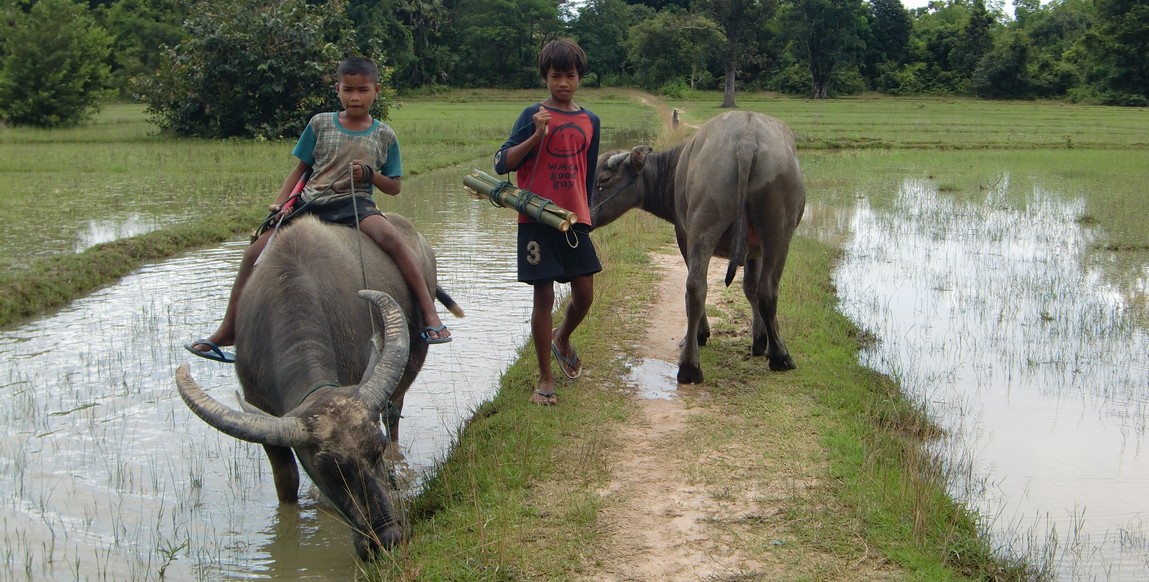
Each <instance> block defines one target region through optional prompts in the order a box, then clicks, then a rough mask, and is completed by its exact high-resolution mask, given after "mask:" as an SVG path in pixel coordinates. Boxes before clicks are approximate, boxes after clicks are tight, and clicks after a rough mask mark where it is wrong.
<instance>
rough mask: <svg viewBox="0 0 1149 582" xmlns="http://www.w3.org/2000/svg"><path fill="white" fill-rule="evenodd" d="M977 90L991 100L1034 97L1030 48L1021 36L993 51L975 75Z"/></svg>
mask: <svg viewBox="0 0 1149 582" xmlns="http://www.w3.org/2000/svg"><path fill="white" fill-rule="evenodd" d="M972 83H973V89H974V93H976V94H977V96H978V97H985V98H987V99H1026V98H1028V97H1031V96H1032V95H1033V81H1032V80H1030V77H1029V45H1028V44H1027V42H1026V40H1025V39H1024V38H1022V37H1020V36H1018V35H1010V36H1009V38H1008V39H1007V40H1005V41H1004V42H1001V43H999V44H998V46H996V47H994V48H993V49H991V50H990V51H989V52H988V53H987V54H986V55H985V56H984V57H983V58H982V59H981V61H980V62H979V63H978V65H977V69H976V70H974V73H973V81H972Z"/></svg>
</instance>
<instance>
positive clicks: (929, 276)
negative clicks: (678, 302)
mask: <svg viewBox="0 0 1149 582" xmlns="http://www.w3.org/2000/svg"><path fill="white" fill-rule="evenodd" d="M953 155H959V154H953ZM986 171H987V173H989V174H991V175H992V174H994V173H995V172H997V171H999V170H998V169H997V168H989V169H987V170H986ZM1001 171H1003V172H1004V173H1002V174H1001V175H1000V176H999V179H998V180H996V181H995V182H994V183H993V184H992V185H991V186H990V187H987V188H985V189H984V190H983V191H981V192H979V193H977V194H976V195H973V196H965V195H960V196H958V195H954V194H953V193H946V192H939V185H938V184H937V183H936V182H934V181H932V180H930V179H927V178H915V177H904V178H902V179H900V180H895V181H893V182H891V183H890V184H891V185H892V187H893V188H894V189H895V191H894V192H892V194H893V197H892V202H889V203H886V202H880V203H879V202H876V201H874V200H872V197H871V196H870V194H872V193H873V191H872V190H869V189H868V188H867V187H859V188H857V189H856V190H854V192H853V196H850V198H853V201H852V203H850V202H844V203H842V204H840V205H838V206H819V205H818V202H817V193H816V192H815V193H813V195H812V196H811V199H812V200H814V201H815V202H813V204H812V206H811V208H810V209H809V211H810V212H809V213H808V220H807V222H806V224H805V226H804V227H803V231H800V232H801V233H802V234H806V235H814V236H818V237H820V238H822V239H823V240H826V241H829V242H832V243H833V244H835V245H840V246H841V247H842V248H843V250H844V254H843V260H842V262H841V263H840V265H839V267H838V268H837V270H836V272H835V276H834V283H835V285H836V287H837V290H838V293H839V296H840V298H841V308H842V310H843V312H844V313H845V314H847V315H848V316H849V317H850V318H851V319H852V320H853V321H854V322H855V323H856V324H857V325H858V326H859V327H860V328H862V329H863V330H865V331H866V332H868V333H869V334H872V336H873V337H874V338H875V340H876V341H875V342H874V343H873V344H872V345H871V346H869V347H867V348H866V349H865V350H864V351H863V353H862V360H863V363H864V364H865V365H867V366H869V367H872V368H873V369H875V370H878V371H880V372H882V373H885V374H888V375H890V376H891V377H893V378H895V379H896V380H897V381H898V382H899V383H900V384H901V386H902V387H903V391H904V393H905V394H907V396H908V397H909V398H911V399H912V400H914V401H915V402H918V403H920V404H921V405H922V406H923V407H924V409H925V410H927V411H928V414H929V416H930V417H931V418H932V419H933V420H934V421H935V422H936V423H938V424H939V425H940V427H941V428H942V429H943V430H944V431H945V432H944V436H943V437H942V438H941V439H940V440H939V441H937V442H935V443H931V448H932V451H933V453H934V454H935V455H936V456H937V458H938V459H939V460H940V461H941V462H942V464H943V466H944V467H945V469H946V472H947V476H948V480H949V484H950V488H951V491H952V492H953V493H954V495H955V496H956V497H957V498H958V499H959V500H961V501H963V502H965V503H966V504H967V505H968V506H970V507H971V508H974V509H975V510H976V511H977V512H978V513H979V514H980V515H981V516H982V520H983V522H984V523H985V524H987V530H988V531H989V532H990V533H991V534H992V536H993V538H994V545H995V547H999V548H1002V549H1003V551H1006V552H1008V553H1011V554H1014V555H1020V556H1026V557H1028V558H1029V559H1030V560H1031V562H1033V563H1045V564H1048V565H1049V566H1051V568H1052V570H1053V571H1052V574H1053V575H1054V577H1055V579H1058V580H1145V579H1149V543H1147V538H1146V536H1147V535H1149V529H1146V526H1147V523H1146V520H1149V497H1147V496H1146V494H1145V484H1146V483H1149V447H1147V446H1146V445H1149V440H1147V433H1146V411H1147V406H1149V333H1147V330H1146V327H1145V325H1146V321H1147V320H1149V318H1147V316H1149V311H1147V310H1146V295H1147V292H1149V253H1146V252H1144V251H1137V252H1126V253H1122V254H1115V253H1112V252H1110V251H1106V250H1103V249H1099V248H1098V245H1097V244H1096V240H1097V239H1098V238H1099V237H1100V234H1101V233H1100V232H1099V231H1098V229H1097V228H1095V227H1092V226H1089V225H1088V224H1089V221H1083V220H1082V218H1083V216H1085V215H1086V214H1087V206H1088V192H1084V193H1079V192H1074V191H1066V190H1058V189H1057V187H1058V186H1057V184H1056V183H1053V181H1052V180H1043V179H1042V177H1041V176H1032V175H1027V174H1025V173H1024V172H1021V171H1016V170H1015V172H1016V173H1013V174H1011V173H1010V170H1006V169H1004V164H1003V169H1002V170H1001ZM1051 183H1052V185H1051ZM889 194H891V193H890V192H884V193H883V197H884V198H889V196H888V195H889ZM1083 223H1084V224H1083ZM784 293H785V290H784V289H783V294H784Z"/></svg>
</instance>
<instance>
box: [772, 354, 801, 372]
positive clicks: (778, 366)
mask: <svg viewBox="0 0 1149 582" xmlns="http://www.w3.org/2000/svg"><path fill="white" fill-rule="evenodd" d="M797 367H798V366H795V365H794V358H791V357H790V354H782V355H780V356H770V369H771V370H774V371H775V372H785V371H786V370H793V369H794V368H797Z"/></svg>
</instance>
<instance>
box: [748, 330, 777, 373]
mask: <svg viewBox="0 0 1149 582" xmlns="http://www.w3.org/2000/svg"><path fill="white" fill-rule="evenodd" d="M769 346H770V342H768V341H767V340H766V334H762V336H761V337H758V336H755V338H754V343H753V344H752V345H751V346H750V353H751V354H753V355H755V356H761V355H762V354H765V353H766V348H767V347H769ZM770 368H771V369H773V368H774V362H770Z"/></svg>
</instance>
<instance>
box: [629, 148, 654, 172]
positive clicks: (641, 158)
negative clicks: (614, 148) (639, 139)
mask: <svg viewBox="0 0 1149 582" xmlns="http://www.w3.org/2000/svg"><path fill="white" fill-rule="evenodd" d="M650 151H651V150H650V146H648V145H640V146H634V149H633V150H631V151H630V165H631V167H633V168H634V169H635V170H636V171H637V170H641V169H642V167H643V166H645V165H646V154H649V153H650Z"/></svg>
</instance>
